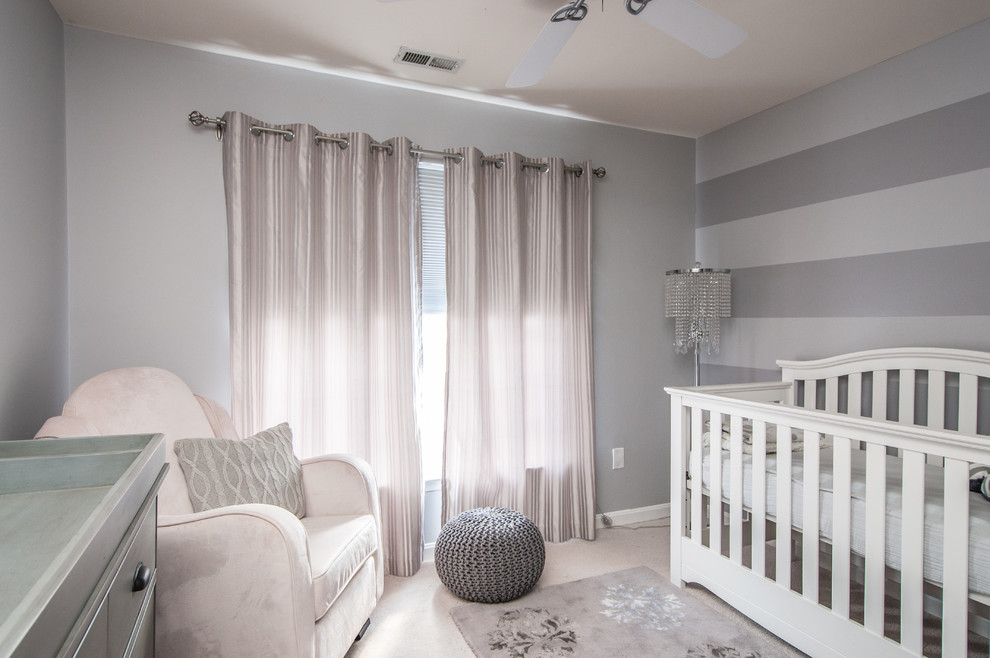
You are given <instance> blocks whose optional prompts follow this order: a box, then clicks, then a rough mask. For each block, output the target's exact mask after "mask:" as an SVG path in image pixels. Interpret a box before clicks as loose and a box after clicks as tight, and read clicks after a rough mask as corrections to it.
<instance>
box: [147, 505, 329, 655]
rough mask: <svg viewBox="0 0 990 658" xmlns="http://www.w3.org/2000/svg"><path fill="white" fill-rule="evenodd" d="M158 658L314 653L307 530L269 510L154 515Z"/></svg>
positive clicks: (240, 508) (231, 509) (291, 518)
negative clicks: (155, 524) (157, 547)
mask: <svg viewBox="0 0 990 658" xmlns="http://www.w3.org/2000/svg"><path fill="white" fill-rule="evenodd" d="M158 543H159V551H158V556H159V562H158V574H159V575H158V590H157V594H156V596H157V597H158V599H157V617H156V646H157V651H158V652H160V654H161V655H169V656H171V655H175V656H182V655H187V656H188V655H197V654H198V655H204V654H209V655H277V656H312V655H313V652H314V632H315V631H314V623H315V621H316V619H315V617H316V612H315V604H314V593H313V581H312V573H311V571H310V563H309V548H308V545H307V540H306V532H305V530H304V529H303V527H302V524H301V523H300V522H299V519H297V518H296V517H295V516H293V515H292V514H291V513H290V512H288V511H286V510H284V509H282V508H280V507H275V506H272V505H234V506H231V507H224V508H219V509H214V510H209V511H206V512H199V513H195V514H181V515H173V516H160V517H158Z"/></svg>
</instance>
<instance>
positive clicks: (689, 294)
mask: <svg viewBox="0 0 990 658" xmlns="http://www.w3.org/2000/svg"><path fill="white" fill-rule="evenodd" d="M731 297H732V277H731V274H730V270H716V269H710V268H704V267H702V266H701V263H695V264H694V267H692V268H691V269H688V270H670V271H669V272H667V275H666V277H664V305H663V306H664V316H666V317H668V318H674V351H676V352H678V353H680V354H684V353H686V352H687V351H688V350H690V349H693V350H694V384H695V386H699V385H700V384H701V348H702V346H704V348H705V350H706V351H707V353H708V354H711V353H712V352H713V351H714V352H716V353H717V352H718V340H719V319H720V318H728V317H731V316H732V299H731Z"/></svg>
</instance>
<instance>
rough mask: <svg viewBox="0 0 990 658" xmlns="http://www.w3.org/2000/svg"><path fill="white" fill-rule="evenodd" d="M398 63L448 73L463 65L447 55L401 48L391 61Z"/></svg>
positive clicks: (460, 61) (460, 60) (462, 61)
mask: <svg viewBox="0 0 990 658" xmlns="http://www.w3.org/2000/svg"><path fill="white" fill-rule="evenodd" d="M392 61H394V62H398V63H399V64H412V65H413V66H426V67H428V68H431V69H440V70H441V71H450V72H451V73H454V72H456V71H457V69H459V68H460V67H461V64H463V63H464V60H463V59H457V58H456V57H448V56H447V55H436V54H434V53H428V52H426V51H423V50H411V49H409V48H406V47H405V46H402V47H401V48H399V53H398V54H397V55H396V56H395V59H394V60H392Z"/></svg>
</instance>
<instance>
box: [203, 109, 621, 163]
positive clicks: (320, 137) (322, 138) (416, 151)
mask: <svg viewBox="0 0 990 658" xmlns="http://www.w3.org/2000/svg"><path fill="white" fill-rule="evenodd" d="M189 123H191V124H192V125H194V126H196V127H199V126H203V125H211V126H216V136H217V141H220V140H222V139H223V129H224V128H226V127H227V122H226V121H225V120H224V119H222V118H220V117H215V118H211V117H208V116H205V115H203V114H201V113H200V112H198V111H197V110H193V111H192V112H190V113H189ZM261 133H272V134H275V135H281V136H282V138H283V139H285V141H287V142H291V141H292V140H293V139H294V138H295V133H293V132H292V131H291V130H284V129H281V128H267V127H265V126H258V125H252V126H251V134H252V135H260V134H261ZM316 142H317V143H319V142H333V143H335V144H336V145H337V146H339V147H340V148H342V149H345V148H347V146H348V142H347V140H346V139H345V138H343V137H334V136H332V135H324V134H322V133H320V132H317V133H316ZM371 148H374V149H381V150H383V151H385V152H386V153H388V154H389V155H392V145H391V144H379V143H378V142H374V141H373V142H371ZM409 154H410V155H426V156H430V157H435V158H444V159H447V160H453V161H454V162H455V163H457V164H460V163H461V162H463V161H464V156H463V155H462V154H460V153H446V152H444V151H429V150H427V149H421V148H417V147H413V148H411V149H409ZM481 161H482V162H487V163H489V164H493V165H495V166H496V167H497V168H499V169H501V168H502V167H504V166H505V160H503V159H502V158H494V157H489V156H487V155H483V156H481ZM522 166H523V167H532V168H534V169H539V170H540V171H541V172H546V171H547V170H548V169H549V167H548V166H547V165H546V164H544V163H542V162H529V161H527V160H523V161H522ZM564 171H569V172H571V173H573V174H575V175H576V176H580V175H581V174H583V173H584V167H580V166H577V165H564ZM591 173H593V174H594V175H595V177H596V178H605V167H596V168H595V169H592V170H591Z"/></svg>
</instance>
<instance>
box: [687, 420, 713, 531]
mask: <svg viewBox="0 0 990 658" xmlns="http://www.w3.org/2000/svg"><path fill="white" fill-rule="evenodd" d="M702 423H703V421H702V413H701V407H692V408H691V453H690V454H691V541H693V542H694V543H695V544H699V545H700V544H701V540H702V533H703V532H704V528H705V524H704V522H703V518H704V517H703V515H702V512H701V506H702V502H703V491H702V489H703V488H704V487H703V486H702V475H701V465H702V457H703V455H702V445H701V435H702V430H703V429H704V427H703V425H702ZM709 435H710V434H709Z"/></svg>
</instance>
